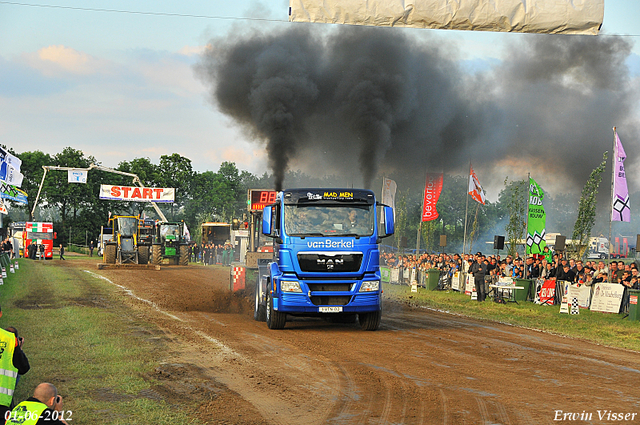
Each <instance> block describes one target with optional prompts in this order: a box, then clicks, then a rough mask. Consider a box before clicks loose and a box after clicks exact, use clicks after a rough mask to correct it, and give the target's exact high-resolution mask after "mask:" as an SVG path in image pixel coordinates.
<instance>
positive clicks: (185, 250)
mask: <svg viewBox="0 0 640 425" xmlns="http://www.w3.org/2000/svg"><path fill="white" fill-rule="evenodd" d="M180 265H181V266H188V265H189V245H180Z"/></svg>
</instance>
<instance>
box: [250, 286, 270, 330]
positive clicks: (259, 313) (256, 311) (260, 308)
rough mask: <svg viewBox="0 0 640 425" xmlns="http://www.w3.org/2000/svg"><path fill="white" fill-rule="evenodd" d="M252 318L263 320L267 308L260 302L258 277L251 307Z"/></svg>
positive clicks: (265, 318) (258, 320) (265, 317)
mask: <svg viewBox="0 0 640 425" xmlns="http://www.w3.org/2000/svg"><path fill="white" fill-rule="evenodd" d="M253 320H255V321H257V322H264V321H266V320H267V308H266V307H265V306H264V305H262V304H261V303H260V277H258V281H257V282H256V295H255V304H254V307H253Z"/></svg>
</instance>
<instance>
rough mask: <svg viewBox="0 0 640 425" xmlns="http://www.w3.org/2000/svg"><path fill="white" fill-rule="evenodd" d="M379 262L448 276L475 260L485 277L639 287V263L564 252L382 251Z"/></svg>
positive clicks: (489, 278)
mask: <svg viewBox="0 0 640 425" xmlns="http://www.w3.org/2000/svg"><path fill="white" fill-rule="evenodd" d="M380 262H381V264H383V265H386V266H387V267H402V268H409V269H413V268H415V269H417V270H420V271H427V270H429V269H439V270H440V272H444V273H446V274H447V275H452V274H453V273H455V272H456V271H462V272H465V273H468V272H469V271H470V267H471V265H472V264H473V263H474V262H476V263H478V264H479V265H480V266H481V267H482V269H483V270H482V271H483V274H484V276H485V279H486V280H491V281H496V280H498V279H499V278H500V277H515V278H525V277H526V278H528V279H537V278H544V279H555V280H563V281H568V282H573V283H577V284H580V285H582V284H584V285H592V284H594V283H599V282H613V283H620V284H622V285H625V286H627V287H629V288H634V289H640V273H639V272H638V266H637V265H636V263H631V264H624V262H623V261H617V260H613V261H611V263H609V264H608V265H607V264H606V263H605V261H602V260H600V261H586V262H583V261H582V260H574V259H567V258H566V257H565V256H563V254H562V253H551V252H550V251H548V249H547V250H545V254H534V255H532V256H530V257H528V258H526V260H525V259H523V258H522V257H520V255H519V254H518V253H516V254H515V255H514V256H511V255H506V256H504V257H502V256H500V255H499V254H495V255H493V254H489V255H483V254H482V253H481V252H478V253H476V254H475V255H472V254H464V255H460V254H420V255H417V256H416V255H413V254H395V253H390V252H387V253H382V254H381V258H380Z"/></svg>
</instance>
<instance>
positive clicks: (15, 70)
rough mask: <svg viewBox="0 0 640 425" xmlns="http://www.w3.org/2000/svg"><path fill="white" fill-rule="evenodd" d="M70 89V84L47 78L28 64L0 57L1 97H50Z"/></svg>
mask: <svg viewBox="0 0 640 425" xmlns="http://www.w3.org/2000/svg"><path fill="white" fill-rule="evenodd" d="M69 87H70V84H69V82H66V81H61V80H55V79H51V78H47V77H45V76H43V75H42V73H40V72H39V71H37V70H35V69H33V68H31V67H30V66H28V65H26V64H23V63H18V62H12V61H8V60H6V59H4V58H2V57H0V97H12V98H13V97H20V96H49V95H51V94H54V93H60V92H63V91H65V90H67V89H68V88H69Z"/></svg>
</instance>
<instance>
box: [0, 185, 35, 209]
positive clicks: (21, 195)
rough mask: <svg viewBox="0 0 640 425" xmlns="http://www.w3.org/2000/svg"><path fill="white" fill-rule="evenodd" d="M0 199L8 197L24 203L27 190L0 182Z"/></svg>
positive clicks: (25, 202)
mask: <svg viewBox="0 0 640 425" xmlns="http://www.w3.org/2000/svg"><path fill="white" fill-rule="evenodd" d="M0 199H8V200H10V201H15V202H19V203H21V204H25V205H26V204H28V202H27V192H25V191H24V190H20V189H18V188H16V187H15V186H11V185H10V184H7V183H2V182H0Z"/></svg>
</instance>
